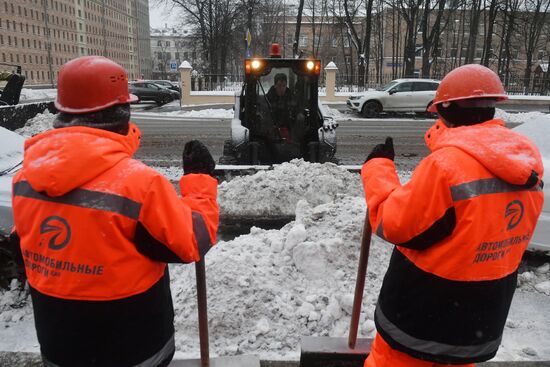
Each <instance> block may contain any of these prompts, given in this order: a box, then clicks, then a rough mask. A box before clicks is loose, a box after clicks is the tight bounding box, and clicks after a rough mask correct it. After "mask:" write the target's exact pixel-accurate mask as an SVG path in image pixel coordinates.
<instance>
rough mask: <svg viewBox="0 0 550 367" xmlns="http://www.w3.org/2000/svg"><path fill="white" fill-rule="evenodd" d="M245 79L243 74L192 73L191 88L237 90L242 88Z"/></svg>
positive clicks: (200, 89) (196, 89)
mask: <svg viewBox="0 0 550 367" xmlns="http://www.w3.org/2000/svg"><path fill="white" fill-rule="evenodd" d="M243 81H244V76H243V75H212V74H206V75H191V90H192V91H218V92H237V91H240V90H241V88H242V86H243Z"/></svg>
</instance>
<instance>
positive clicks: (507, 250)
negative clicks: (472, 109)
mask: <svg viewBox="0 0 550 367" xmlns="http://www.w3.org/2000/svg"><path fill="white" fill-rule="evenodd" d="M503 125H504V124H503V122H502V121H500V120H492V121H488V122H485V123H483V124H479V125H473V126H463V127H457V128H452V129H449V128H446V127H445V126H444V125H443V124H442V123H441V122H440V121H438V122H437V123H436V124H435V125H434V126H433V127H432V128H431V129H430V130H429V131H428V132H427V134H426V137H425V138H426V142H427V144H428V147H429V148H430V149H431V150H432V153H431V154H430V155H429V156H428V157H426V158H425V159H424V160H423V161H422V162H421V163H420V164H419V166H418V167H417V168H416V170H415V171H414V173H413V175H412V177H411V179H410V181H409V182H408V183H407V184H405V185H403V186H401V184H400V182H399V178H398V176H397V174H396V171H395V166H394V163H393V162H392V161H390V160H388V159H380V158H379V159H372V160H370V161H369V162H367V163H366V164H365V165H364V166H363V169H362V178H363V184H364V188H365V195H366V199H367V203H368V207H369V213H370V221H371V224H372V225H373V228H374V229H375V231H376V233H377V234H378V235H379V236H380V237H382V238H384V239H386V240H387V241H388V242H391V243H393V244H395V245H396V247H395V249H394V253H393V255H392V258H391V261H390V265H389V268H388V271H387V273H386V277H385V279H384V283H383V286H382V289H381V292H380V297H379V300H378V307H377V310H376V315H375V322H376V324H377V328H378V331H379V332H380V334H381V336H382V337H383V338H384V340H386V342H388V343H389V344H390V345H391V346H392V347H394V348H396V349H398V350H401V351H404V352H406V353H409V354H411V355H413V356H415V357H417V358H421V359H427V360H431V361H434V362H439V363H471V362H478V361H483V360H487V359H490V358H491V357H492V356H494V355H495V353H496V351H497V349H498V346H499V344H500V340H501V336H502V331H503V328H504V323H505V321H506V315H507V313H508V310H509V307H510V302H511V300H512V296H513V293H514V289H515V285H516V271H517V268H518V265H519V262H520V260H521V257H522V254H523V252H524V250H525V249H526V247H527V245H528V244H529V239H530V238H531V235H532V233H533V231H534V228H535V225H536V222H537V219H538V216H539V214H540V212H541V209H542V205H543V194H542V191H541V188H542V182H540V179H539V177H542V174H543V167H542V161H541V158H540V154H539V152H538V150H537V148H536V147H535V146H534V145H533V144H532V143H531V142H530V141H529V140H528V139H527V138H526V137H524V136H522V135H520V134H517V133H515V132H513V131H511V130H508V129H506V128H504V127H503Z"/></svg>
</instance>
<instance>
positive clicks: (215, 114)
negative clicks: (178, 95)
mask: <svg viewBox="0 0 550 367" xmlns="http://www.w3.org/2000/svg"><path fill="white" fill-rule="evenodd" d="M159 114H161V115H165V116H179V117H209V118H220V119H231V118H233V115H234V114H235V111H233V109H231V108H229V109H224V108H209V109H205V110H197V111H195V110H191V111H172V112H164V113H162V112H161V113H159Z"/></svg>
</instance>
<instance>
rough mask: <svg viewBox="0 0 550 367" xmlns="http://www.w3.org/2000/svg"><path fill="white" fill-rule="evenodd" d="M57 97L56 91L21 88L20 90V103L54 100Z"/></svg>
mask: <svg viewBox="0 0 550 367" xmlns="http://www.w3.org/2000/svg"><path fill="white" fill-rule="evenodd" d="M56 96H57V89H29V88H23V89H22V90H21V96H20V97H19V99H20V100H21V101H27V100H32V99H55V97H56Z"/></svg>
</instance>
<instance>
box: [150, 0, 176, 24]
mask: <svg viewBox="0 0 550 367" xmlns="http://www.w3.org/2000/svg"><path fill="white" fill-rule="evenodd" d="M173 13H174V12H171V9H170V8H169V7H167V6H164V5H159V4H158V1H155V0H151V1H149V21H150V25H151V27H152V28H162V27H164V24H165V23H168V26H169V27H170V26H174V25H176V23H177V17H176V16H175V15H173Z"/></svg>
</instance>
